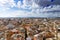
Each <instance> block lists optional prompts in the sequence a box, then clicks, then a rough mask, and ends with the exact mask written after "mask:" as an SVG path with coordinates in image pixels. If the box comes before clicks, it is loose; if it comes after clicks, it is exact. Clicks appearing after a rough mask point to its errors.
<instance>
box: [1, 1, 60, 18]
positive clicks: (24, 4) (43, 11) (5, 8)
mask: <svg viewBox="0 0 60 40" xmlns="http://www.w3.org/2000/svg"><path fill="white" fill-rule="evenodd" d="M0 17H60V1H59V0H0Z"/></svg>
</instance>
